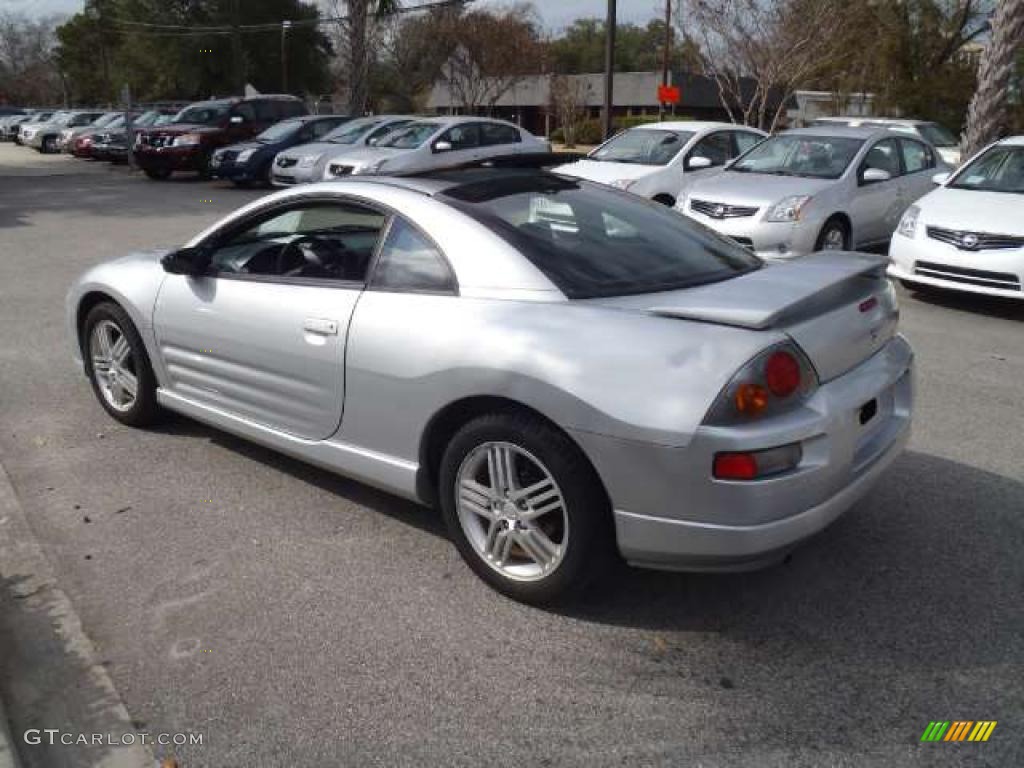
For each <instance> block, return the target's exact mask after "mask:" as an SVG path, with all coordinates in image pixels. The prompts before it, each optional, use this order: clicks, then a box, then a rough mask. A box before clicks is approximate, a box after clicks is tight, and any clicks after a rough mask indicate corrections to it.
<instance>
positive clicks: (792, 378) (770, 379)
mask: <svg viewBox="0 0 1024 768" xmlns="http://www.w3.org/2000/svg"><path fill="white" fill-rule="evenodd" d="M764 379H765V384H767V385H768V389H769V390H771V393H772V394H773V395H775V396H776V397H789V396H790V395H792V394H793V393H794V392H796V391H797V390H798V389H800V363H799V362H797V359H796V358H795V357H793V355H791V354H790V353H789V352H786V351H785V350H783V349H780V350H778V351H776V352H773V353H772V355H771V357H769V358H768V361H767V362H766V363H765V364H764Z"/></svg>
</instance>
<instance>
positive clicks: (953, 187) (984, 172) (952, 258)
mask: <svg viewBox="0 0 1024 768" xmlns="http://www.w3.org/2000/svg"><path fill="white" fill-rule="evenodd" d="M935 181H936V182H938V183H939V184H940V186H939V188H938V189H936V190H934V191H932V192H930V193H929V194H927V195H925V196H924V197H922V198H921V199H920V200H919V201H918V202H917V204H916V205H912V206H911V207H910V208H908V209H907V212H906V213H905V214H904V215H903V218H902V219H901V221H900V224H899V227H898V229H897V231H896V235H895V237H893V239H892V244H891V245H890V247H889V258H890V260H891V263H890V265H889V275H890V276H892V277H895V278H897V279H899V280H900V281H901V282H902V283H903V284H904V285H905V286H907V287H910V288H926V287H937V288H948V289H952V290H957V291H969V292H971V293H982V294H986V295H989V296H1005V297H1009V298H1014V299H1024V293H1022V289H1021V284H1022V283H1024V136H1014V137H1012V138H1008V139H1003V140H1002V141H997V142H996V143H995V144H992V145H990V146H988V147H986V148H985V149H984V150H982V151H981V152H980V153H979V154H977V155H975V156H974V157H973V158H972V159H971V160H970V161H969V162H968V163H966V164H965V165H964V166H963V167H962V168H961V169H960V170H958V171H957V172H956V173H955V174H953V175H952V176H950V175H948V174H939V175H938V176H936V177H935Z"/></svg>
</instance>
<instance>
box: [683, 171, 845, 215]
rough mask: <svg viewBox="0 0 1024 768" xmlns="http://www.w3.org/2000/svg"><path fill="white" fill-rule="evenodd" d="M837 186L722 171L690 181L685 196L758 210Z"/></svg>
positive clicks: (827, 182)
mask: <svg viewBox="0 0 1024 768" xmlns="http://www.w3.org/2000/svg"><path fill="white" fill-rule="evenodd" d="M838 183H839V180H838V179H808V178H805V177H802V176H772V175H770V174H766V173H742V172H740V171H725V172H723V173H719V174H717V175H715V176H711V177H707V178H702V179H700V181H696V182H694V183H693V185H692V186H691V187H690V189H689V192H688V193H687V195H688V197H691V198H693V197H696V198H698V199H700V200H710V201H712V202H716V203H730V204H733V205H754V206H758V207H761V206H765V205H773V204H775V203H777V202H779V201H780V200H782V199H784V198H786V197H790V196H792V195H812V196H813V195H816V194H818V193H820V192H822V191H824V190H826V189H828V188H829V187H832V186H833V185H835V184H838Z"/></svg>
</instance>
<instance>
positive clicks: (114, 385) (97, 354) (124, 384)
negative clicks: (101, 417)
mask: <svg viewBox="0 0 1024 768" xmlns="http://www.w3.org/2000/svg"><path fill="white" fill-rule="evenodd" d="M89 357H90V359H91V361H92V375H93V377H94V378H95V380H96V386H97V387H98V388H99V391H100V394H101V395H103V399H104V400H105V401H106V402H107V404H108V405H109V406H110V407H111V408H113V409H114V410H116V411H120V412H122V413H123V412H125V411H130V410H131V409H132V406H134V405H135V401H136V399H137V398H138V393H139V379H138V373H137V369H136V366H135V358H134V356H133V355H132V347H131V344H130V343H129V342H128V337H127V336H125V334H124V331H123V330H121V328H120V327H119V326H118V325H117V323H115V322H113V321H112V320H101V321H100V322H98V323H96V325H94V326H93V329H92V333H91V334H90V335H89Z"/></svg>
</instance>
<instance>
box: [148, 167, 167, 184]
mask: <svg viewBox="0 0 1024 768" xmlns="http://www.w3.org/2000/svg"><path fill="white" fill-rule="evenodd" d="M143 173H145V174H146V175H147V176H149V178H151V179H153V180H154V181H164V180H165V179H168V178H170V176H171V171H170V170H169V169H167V168H144V169H143Z"/></svg>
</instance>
